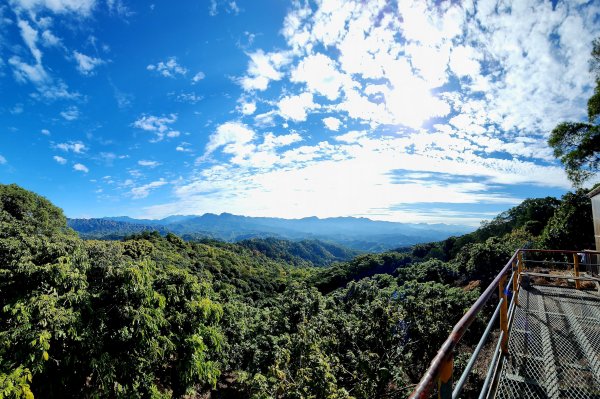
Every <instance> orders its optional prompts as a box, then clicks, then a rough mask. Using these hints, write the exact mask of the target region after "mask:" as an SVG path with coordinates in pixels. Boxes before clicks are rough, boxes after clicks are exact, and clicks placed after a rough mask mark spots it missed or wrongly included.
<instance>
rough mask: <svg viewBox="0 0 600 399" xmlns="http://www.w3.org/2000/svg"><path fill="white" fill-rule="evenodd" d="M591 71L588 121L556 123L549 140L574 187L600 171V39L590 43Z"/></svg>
mask: <svg viewBox="0 0 600 399" xmlns="http://www.w3.org/2000/svg"><path fill="white" fill-rule="evenodd" d="M590 70H591V71H592V72H594V74H595V75H596V88H595V89H594V94H593V95H592V97H590V99H589V100H588V104H587V105H588V106H587V111H588V122H587V123H585V122H562V123H559V124H558V125H557V126H556V127H555V128H554V130H552V133H551V134H550V138H549V139H548V144H549V145H550V147H552V148H553V149H554V156H555V157H556V158H558V159H560V161H561V162H562V163H563V165H564V166H565V170H566V172H567V176H568V178H569V180H571V181H572V182H573V184H574V185H575V186H576V187H579V186H581V185H582V184H583V183H584V182H585V181H586V180H588V179H589V178H590V177H592V176H593V175H594V174H595V173H596V172H598V170H599V169H600V125H598V117H599V116H600V38H599V39H596V40H594V42H593V49H592V59H591V62H590Z"/></svg>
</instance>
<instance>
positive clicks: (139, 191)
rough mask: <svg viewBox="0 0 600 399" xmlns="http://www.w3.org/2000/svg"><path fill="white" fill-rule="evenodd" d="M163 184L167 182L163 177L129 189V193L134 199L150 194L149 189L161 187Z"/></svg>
mask: <svg viewBox="0 0 600 399" xmlns="http://www.w3.org/2000/svg"><path fill="white" fill-rule="evenodd" d="M165 184H167V182H166V181H165V180H164V179H160V180H156V181H153V182H150V183H148V184H144V185H141V186H138V187H134V188H132V189H131V190H130V191H129V194H130V195H131V197H132V198H134V199H141V198H146V197H147V196H148V195H149V194H150V191H152V190H155V189H157V188H158V187H162V186H164V185H165Z"/></svg>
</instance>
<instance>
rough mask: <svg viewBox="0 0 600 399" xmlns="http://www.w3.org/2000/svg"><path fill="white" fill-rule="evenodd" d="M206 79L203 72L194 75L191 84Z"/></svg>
mask: <svg viewBox="0 0 600 399" xmlns="http://www.w3.org/2000/svg"><path fill="white" fill-rule="evenodd" d="M205 77H206V75H205V74H204V72H198V73H196V74H195V75H194V77H193V78H192V84H196V83H198V82H199V81H201V80H202V79H204V78H205Z"/></svg>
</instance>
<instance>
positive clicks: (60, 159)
mask: <svg viewBox="0 0 600 399" xmlns="http://www.w3.org/2000/svg"><path fill="white" fill-rule="evenodd" d="M52 159H54V160H55V161H56V162H58V163H59V164H61V165H65V164H66V163H67V159H66V158H63V157H60V156H58V155H55V156H53V157H52Z"/></svg>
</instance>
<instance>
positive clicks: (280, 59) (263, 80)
mask: <svg viewBox="0 0 600 399" xmlns="http://www.w3.org/2000/svg"><path fill="white" fill-rule="evenodd" d="M248 56H249V57H250V62H249V64H248V71H247V74H246V76H244V77H242V78H241V79H240V80H239V82H240V84H241V85H242V88H243V89H244V90H247V91H252V90H259V91H264V90H266V89H267V87H268V86H269V82H270V81H272V80H274V81H277V80H281V78H282V77H283V72H281V69H282V68H283V67H284V66H286V65H287V64H289V63H290V62H291V56H290V54H289V53H287V52H277V51H276V52H272V53H265V52H264V51H263V50H257V51H255V52H254V53H250V54H248Z"/></svg>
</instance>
